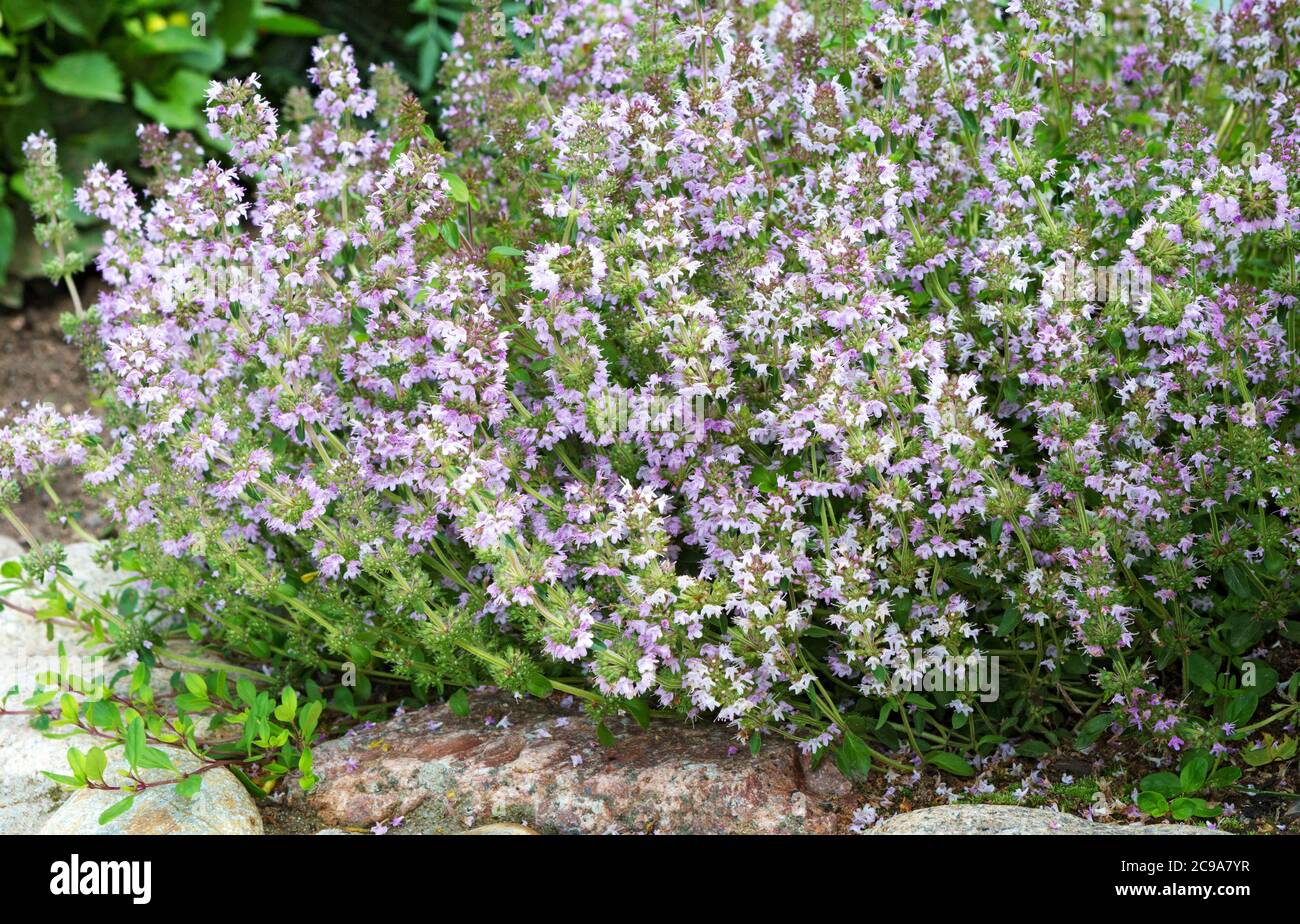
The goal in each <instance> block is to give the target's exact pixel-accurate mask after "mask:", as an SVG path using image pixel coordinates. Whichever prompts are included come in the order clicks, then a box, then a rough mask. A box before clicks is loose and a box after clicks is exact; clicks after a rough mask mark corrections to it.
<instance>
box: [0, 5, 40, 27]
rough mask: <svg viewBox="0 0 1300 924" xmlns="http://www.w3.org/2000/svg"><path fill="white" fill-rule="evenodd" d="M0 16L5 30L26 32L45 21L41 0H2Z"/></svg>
mask: <svg viewBox="0 0 1300 924" xmlns="http://www.w3.org/2000/svg"><path fill="white" fill-rule="evenodd" d="M0 16H3V19H4V26H5V30H6V31H8V32H26V31H27V30H28V29H35V28H36V27H37V26H39V25H40V24H41V23H43V22H45V4H44V3H42V2H41V0H3V2H0Z"/></svg>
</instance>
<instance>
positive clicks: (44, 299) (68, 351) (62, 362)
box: [0, 282, 100, 542]
mask: <svg viewBox="0 0 1300 924" xmlns="http://www.w3.org/2000/svg"><path fill="white" fill-rule="evenodd" d="M92 287H93V284H91V285H88V284H86V283H84V282H83V284H82V291H81V296H82V300H83V302H86V303H89V302H90V301H93V300H94V294H93V288H92ZM71 310H72V305H71V300H70V299H69V298H68V296H67V293H66V292H63V291H62V290H58V289H55V288H54V287H52V286H50V285H48V284H47V283H44V282H41V283H29V284H28V286H27V297H26V298H25V299H24V304H23V307H22V308H21V309H19V310H4V309H0V408H9V409H10V410H13V409H15V408H18V407H21V405H22V403H23V402H24V401H26V402H28V403H29V404H35V403H38V402H42V401H45V402H48V403H50V404H53V405H54V406H55V407H56V408H58V409H59V410H60V411H62V412H63V413H70V412H73V411H84V410H85V409H86V408H87V407H88V406H89V404H90V395H89V392H88V383H87V379H86V373H85V370H83V369H82V368H81V364H80V362H79V359H78V356H77V350H76V349H75V348H74V347H72V346H71V345H70V344H68V343H67V342H66V341H65V340H64V338H63V333H62V331H60V330H59V315H60V314H62V313H63V312H65V311H71ZM52 483H53V486H54V490H55V491H56V492H57V493H58V494H59V496H60V497H62V498H63V500H64V501H65V502H67V503H79V502H81V498H82V497H83V495H82V493H81V489H80V485H81V477H80V476H79V475H78V474H77V473H76V472H62V473H60V474H59V476H58V477H56V478H55V479H53V482H52ZM52 511H53V505H52V504H51V503H50V502H49V500H48V499H47V498H46V497H45V495H44V494H43V493H42V492H40V491H39V490H27V491H25V492H24V493H23V498H22V501H21V502H20V503H19V504H18V506H17V508H16V512H17V514H18V516H19V517H20V518H22V520H23V522H25V523H26V524H27V526H28V528H30V529H31V530H32V531H33V532H34V533H36V535H37V536H39V537H41V538H42V539H58V540H61V541H65V542H70V541H73V540H74V539H75V538H76V537H75V536H74V535H73V534H72V532H71V530H69V529H67V528H66V527H64V526H60V525H57V524H55V523H51V522H50V519H49V517H50V515H51V513H52ZM99 522H100V521H99V518H98V517H97V516H95V515H94V514H93V513H91V514H88V515H87V516H86V517H85V518H84V519H83V523H84V524H85V525H86V526H87V527H88V528H90V529H91V531H92V532H93V531H94V529H95V527H97V526H98V525H99ZM0 533H3V534H4V535H7V536H10V537H11V538H17V536H15V535H14V530H13V528H12V527H11V526H10V525H9V524H8V523H6V522H4V521H2V520H0Z"/></svg>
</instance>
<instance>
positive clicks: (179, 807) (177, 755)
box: [39, 750, 262, 834]
mask: <svg viewBox="0 0 1300 924" xmlns="http://www.w3.org/2000/svg"><path fill="white" fill-rule="evenodd" d="M168 756H169V757H171V758H172V761H173V762H174V763H175V764H176V766H177V767H178V768H179V769H181V770H184V771H190V770H193V769H194V768H195V767H197V766H199V762H198V761H197V760H196V759H195V758H193V757H191V756H190V755H188V754H185V753H182V752H178V751H170V750H169V751H168ZM120 767H121V765H120V764H117V765H112V764H110V766H109V769H108V772H106V773H105V774H104V779H105V780H108V781H109V782H113V780H114V779H115V778H116V779H121V777H120V775H119V772H120ZM141 775H142V776H143V777H144V779H145V780H148V781H155V780H159V779H165V778H168V777H171V776H174V774H172V773H170V772H169V771H165V770H146V771H143V772H142V774H141ZM122 798H123V795H122V793H120V792H109V791H105V790H94V789H81V790H77V791H76V792H74V793H73V794H72V797H71V798H69V799H68V801H67V802H65V803H63V805H62V806H60V807H59V808H58V810H56V811H55V812H54V814H53V815H51V816H50V817H49V818H48V819H47V820H46V822H45V824H44V825H42V826H41V829H40V832H39V833H41V834H261V833H262V816H261V814H259V812H258V810H257V803H256V802H254V801H253V797H252V796H250V795H249V794H248V792H247V791H245V789H244V787H243V785H242V784H241V783H240V782H239V780H237V779H236V778H235V775H234V774H233V773H231V772H230V771H229V770H226V769H225V768H224V767H221V768H218V769H216V770H211V771H209V772H207V773H205V774H203V786H202V788H201V789H199V792H198V795H196V796H195V797H194V798H193V799H189V798H186V797H185V796H182V795H180V794H179V793H178V792H177V791H176V787H175V786H171V785H165V786H156V787H153V788H151V789H146V790H144V791H143V792H141V793H139V794H137V795H136V797H135V802H134V803H133V804H132V806H131V808H130V809H128V810H127V811H126V812H125V813H123V814H121V815H119V816H117V817H116V818H114V819H113V820H112V821H110V822H109V823H108V824H105V825H101V824H100V823H99V816H100V815H101V814H102V813H103V812H104V810H105V809H108V808H110V807H111V806H112V805H114V804H115V803H117V802H118V801H120V800H121V799H122Z"/></svg>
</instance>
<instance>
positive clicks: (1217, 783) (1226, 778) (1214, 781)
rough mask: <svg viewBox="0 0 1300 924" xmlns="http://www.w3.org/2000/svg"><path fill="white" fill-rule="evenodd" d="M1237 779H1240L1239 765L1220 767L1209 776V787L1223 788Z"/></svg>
mask: <svg viewBox="0 0 1300 924" xmlns="http://www.w3.org/2000/svg"><path fill="white" fill-rule="evenodd" d="M1239 779H1241V768H1240V767H1232V766H1228V767H1220V768H1219V769H1218V770H1215V771H1214V773H1213V774H1212V775H1211V776H1210V782H1209V788H1210V789H1223V788H1224V787H1226V786H1231V785H1232V784H1233V783H1235V782H1237V780H1239Z"/></svg>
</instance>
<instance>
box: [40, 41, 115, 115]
mask: <svg viewBox="0 0 1300 924" xmlns="http://www.w3.org/2000/svg"><path fill="white" fill-rule="evenodd" d="M37 73H38V74H39V75H40V78H41V83H43V84H45V86H47V87H49V88H50V89H51V90H53V91H54V92H55V93H61V94H63V95H64V96H76V97H80V98H82V99H99V100H104V101H106V102H110V103H120V102H123V100H124V99H125V97H124V96H123V95H122V74H121V72H119V71H118V69H117V65H116V64H114V63H113V59H112V58H110V57H109V56H108V55H106V54H104V53H103V52H102V51H79V52H75V53H73V54H70V55H62V56H60V57H59V58H58V59H57V60H56V61H55V62H54V63H53V64H48V65H46V66H45V67H41V68H38V69H37Z"/></svg>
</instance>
